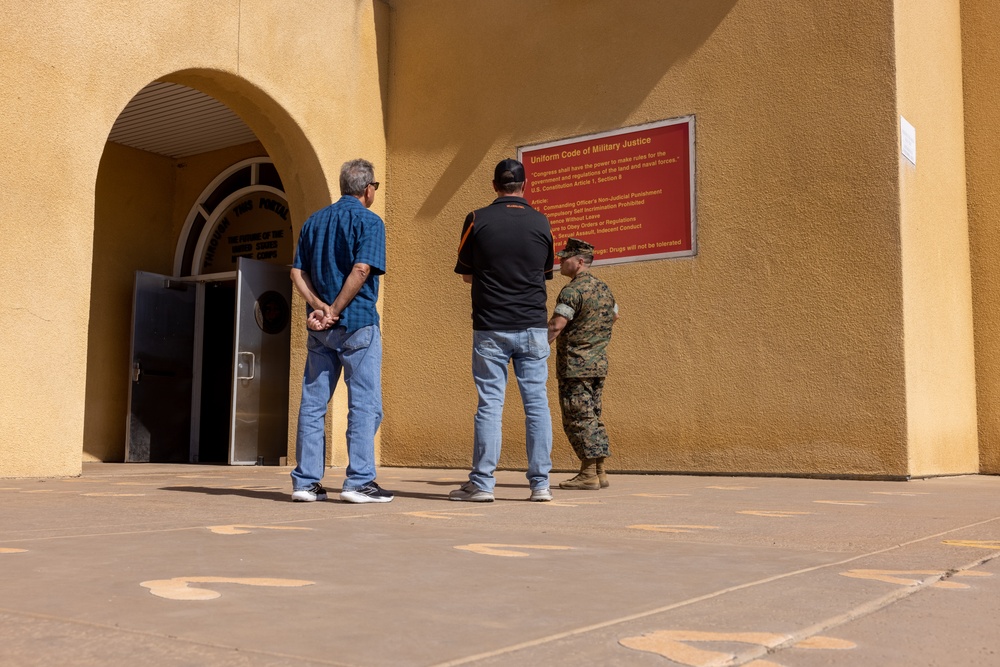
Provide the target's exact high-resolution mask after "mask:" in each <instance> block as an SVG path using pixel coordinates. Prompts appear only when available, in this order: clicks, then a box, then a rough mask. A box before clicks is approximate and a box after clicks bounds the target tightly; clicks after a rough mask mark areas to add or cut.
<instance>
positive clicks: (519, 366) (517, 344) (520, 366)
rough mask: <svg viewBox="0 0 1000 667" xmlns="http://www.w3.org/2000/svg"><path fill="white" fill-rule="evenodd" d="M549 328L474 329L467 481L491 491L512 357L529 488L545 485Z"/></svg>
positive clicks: (548, 432)
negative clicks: (475, 398)
mask: <svg viewBox="0 0 1000 667" xmlns="http://www.w3.org/2000/svg"><path fill="white" fill-rule="evenodd" d="M548 358H549V341H548V330H547V329H541V328H539V329H524V330H522V331H473V332H472V377H473V379H474V380H475V382H476V391H477V392H478V393H479V408H478V409H477V410H476V419H475V444H474V447H473V450H472V472H470V473H469V481H471V482H472V483H473V484H475V485H476V486H477V487H479V488H480V489H483V490H485V491H493V487H494V485H495V484H496V480H495V479H494V478H493V473H494V472H495V471H496V469H497V463H498V462H499V460H500V443H501V440H502V416H503V403H504V393H505V392H506V390H507V367H508V364H509V363H510V362H511V360H513V361H514V376H515V377H517V386H518V388H519V389H520V390H521V401H522V402H523V403H524V430H525V434H526V442H525V447H526V450H527V453H528V472H527V474H526V477H527V478H528V483H529V484H530V485H531V488H532V489H542V488H546V487H548V486H549V471H550V470H551V469H552V417H551V415H550V414H549V398H548V393H547V391H546V388H545V382H546V380H548V377H549V364H548Z"/></svg>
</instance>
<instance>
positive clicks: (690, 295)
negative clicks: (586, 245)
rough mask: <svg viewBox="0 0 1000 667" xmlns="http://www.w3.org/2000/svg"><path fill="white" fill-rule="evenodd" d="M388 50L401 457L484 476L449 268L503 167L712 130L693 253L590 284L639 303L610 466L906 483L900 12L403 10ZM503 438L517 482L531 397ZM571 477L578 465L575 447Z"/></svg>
mask: <svg viewBox="0 0 1000 667" xmlns="http://www.w3.org/2000/svg"><path fill="white" fill-rule="evenodd" d="M391 33H392V37H393V39H392V51H391V54H390V62H391V72H392V79H391V85H390V91H389V96H390V101H391V104H390V114H389V148H390V171H389V180H390V183H391V185H392V190H391V192H390V193H389V203H388V228H389V238H390V243H389V264H390V270H389V275H388V276H387V278H386V281H385V284H386V293H385V306H384V307H385V321H384V327H385V337H386V368H387V369H388V370H387V375H386V379H385V394H386V421H385V423H384V426H383V429H384V430H383V447H384V450H383V453H384V455H383V461H384V462H387V463H400V464H401V463H407V464H423V465H454V466H460V467H464V466H467V465H468V464H469V461H470V457H471V441H472V417H473V413H474V411H475V406H476V398H475V391H474V387H473V384H472V380H471V377H470V354H471V352H470V343H471V323H470V319H469V310H470V306H469V296H468V288H467V286H465V285H464V284H463V283H462V282H461V280H460V279H459V278H458V277H457V276H455V275H454V274H453V273H452V268H453V266H454V261H455V249H456V246H457V243H458V235H459V231H460V228H461V223H462V220H463V217H464V215H465V214H466V213H467V212H468V211H469V210H470V209H473V208H476V207H479V206H482V205H484V204H486V203H488V202H489V201H490V200H491V199H492V196H493V195H492V191H491V189H490V178H491V174H492V168H493V165H494V164H495V163H496V162H497V161H498V160H499V159H501V158H503V157H507V156H511V155H513V154H514V153H515V150H516V147H517V146H519V145H526V144H533V143H538V142H544V141H549V140H555V139H560V138H564V137H571V136H575V135H580V134H584V133H590V132H598V131H603V130H609V129H615V128H618V127H623V126H628V125H634V124H639V123H644V122H650V121H655V120H660V119H666V118H672V117H677V116H682V115H687V114H694V115H695V116H696V117H697V131H696V132H697V149H696V150H697V160H698V166H697V170H698V173H697V183H696V186H697V193H698V194H697V206H698V247H699V253H698V255H697V256H696V257H694V258H691V259H679V260H670V261H655V262H642V263H633V264H626V265H618V266H613V267H604V268H599V269H597V272H598V273H599V275H601V276H602V277H603V278H604V279H606V280H607V281H608V283H609V284H610V285H611V287H612V289H613V290H614V292H615V295H616V297H617V298H618V301H619V302H620V304H621V306H622V308H623V317H622V319H621V321H620V322H619V323H618V324H617V325H616V330H615V336H614V340H613V342H612V348H611V352H610V357H611V369H612V370H611V373H610V377H609V378H608V381H607V387H606V390H605V417H606V422H607V424H608V428H609V433H610V437H611V440H612V450H613V459H612V460H611V462H610V465H611V466H612V467H614V468H618V469H625V470H646V471H656V470H667V471H699V472H747V473H774V472H781V473H802V474H837V475H896V476H905V475H907V474H908V458H907V449H906V440H907V409H906V401H907V393H906V383H905V376H904V372H905V366H904V346H903V341H904V335H903V325H904V318H903V286H902V277H901V266H902V264H901V262H902V260H901V251H900V237H899V215H900V214H899V199H898V193H897V170H898V165H897V158H896V155H897V152H898V151H897V146H896V142H897V131H896V120H895V118H896V113H895V108H896V102H895V97H894V85H895V74H894V72H895V63H894V37H893V7H892V5H891V4H890V3H885V2H879V1H875V0H865V1H859V0H835V1H833V2H827V3H790V2H785V1H784V0H757V1H753V2H751V1H743V2H737V1H736V0H710V1H707V2H698V3H691V2H686V1H681V0H668V1H663V2H646V3H628V5H627V10H626V11H624V12H623V11H615V12H614V13H613V14H612V13H609V11H608V4H607V3H603V2H597V1H582V2H581V1H573V2H569V1H562V2H550V3H529V2H524V3H519V4H518V6H517V10H516V11H510V12H497V11H495V9H494V8H492V7H491V6H489V5H488V4H484V3H466V2H450V1H445V0H441V1H435V2H422V3H419V5H418V4H417V3H406V2H399V3H396V9H395V12H394V17H393V22H392V28H391ZM563 282H564V279H561V278H559V277H557V278H556V280H555V281H553V284H552V285H551V287H550V290H549V292H550V306H551V301H552V300H553V298H554V296H555V294H556V292H557V290H558V289H559V287H561V285H562V284H563ZM550 395H551V397H552V401H551V405H552V409H553V414H554V416H555V420H554V421H555V423H556V424H557V425H558V406H557V404H556V402H555V384H554V381H550ZM504 424H505V442H506V443H507V445H506V447H505V448H504V456H503V459H502V461H501V463H502V465H508V466H523V465H524V453H523V426H522V424H523V412H522V411H521V409H520V404H519V399H518V398H517V392H516V387H515V386H514V385H513V384H511V385H510V387H509V389H508V405H507V410H506V415H505V422H504ZM559 430H560V429H559V428H558V426H557V431H559ZM554 462H555V465H556V466H557V467H562V468H572V467H574V465H575V460H574V457H573V455H572V453H571V451H570V448H569V446H568V444H567V442H566V440H565V438H564V437H563V435H562V434H561V433H559V432H557V434H556V440H555V445H554Z"/></svg>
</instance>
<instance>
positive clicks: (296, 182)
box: [0, 0, 387, 476]
mask: <svg viewBox="0 0 1000 667" xmlns="http://www.w3.org/2000/svg"><path fill="white" fill-rule="evenodd" d="M386 16H387V11H386V9H385V8H384V7H383V6H381V5H379V4H378V3H372V2H370V1H362V0H357V1H353V2H343V3H337V4H336V5H335V6H331V4H330V3H328V2H325V1H322V0H304V1H301V2H297V3H295V10H294V11H290V10H289V7H288V6H287V5H286V3H279V2H275V1H273V0H223V1H222V2H217V1H213V2H208V1H206V0H179V1H178V2H170V3H140V4H130V5H127V6H126V5H122V3H120V2H115V1H113V0H68V1H67V2H61V3H49V4H37V3H36V4H33V5H31V7H30V8H29V7H27V6H21V5H9V6H7V7H5V8H4V9H3V10H0V27H2V28H3V29H4V33H5V34H6V35H7V36H8V37H7V39H5V40H4V41H3V44H2V45H0V59H2V61H3V62H4V76H3V78H2V80H0V99H2V100H3V102H2V104H3V111H4V113H3V118H4V119H5V120H4V121H0V143H2V144H3V145H4V146H5V149H6V154H5V160H4V164H5V167H6V169H5V186H6V188H7V196H5V197H3V198H2V200H0V220H2V222H0V226H2V229H3V232H4V236H5V238H7V239H9V240H8V242H7V244H6V246H5V252H4V261H3V262H0V291H2V292H3V293H4V294H5V295H6V297H7V300H8V303H9V304H10V305H9V307H8V308H7V309H6V310H5V312H4V314H3V315H2V317H0V340H2V341H3V345H2V346H0V366H2V367H3V368H4V369H5V373H6V378H5V382H4V383H3V384H2V386H0V476H28V475H72V474H78V473H79V471H80V464H81V458H82V456H81V452H82V449H83V436H84V415H85V410H86V390H87V382H86V373H87V348H88V320H89V315H90V288H91V268H92V264H93V261H94V258H93V256H92V250H93V247H94V232H95V230H94V219H95V191H96V182H97V175H98V171H99V165H100V162H101V158H102V156H103V154H104V150H105V143H106V139H107V136H108V132H109V131H110V129H111V126H112V124H113V123H114V121H115V118H116V117H117V116H118V114H119V113H120V112H121V110H122V108H124V106H125V104H126V103H127V102H128V101H129V99H131V98H132V96H133V95H135V93H136V92H138V91H139V90H140V89H141V88H142V87H143V86H145V85H146V84H148V83H150V82H151V81H154V80H157V79H165V80H169V81H173V82H176V83H182V84H185V85H190V86H192V87H195V88H199V89H201V90H202V91H204V92H207V93H209V94H210V95H213V96H215V97H216V98H217V99H219V100H221V101H222V102H224V103H226V104H227V105H229V106H230V107H231V108H232V109H233V110H234V111H236V112H237V113H238V114H240V115H241V116H242V117H243V119H244V120H245V121H246V122H247V124H248V125H249V126H250V127H251V129H253V130H254V131H255V133H256V134H257V136H258V138H259V139H260V140H261V143H262V144H263V145H264V148H265V149H266V150H267V152H268V154H269V155H271V156H272V158H273V159H274V160H275V163H276V165H277V167H278V170H279V172H280V173H281V175H282V178H283V180H284V182H285V186H286V190H287V194H288V200H289V204H290V208H291V213H292V217H293V219H295V220H297V221H299V224H301V221H302V220H303V219H304V217H305V215H306V214H307V213H308V212H311V211H312V210H315V209H316V208H319V207H320V206H322V205H324V204H326V203H329V201H330V198H331V193H336V192H337V174H338V170H339V166H340V164H341V163H342V162H343V161H344V160H346V159H349V158H352V157H356V156H358V155H364V156H367V157H369V158H370V159H372V160H374V161H375V162H376V163H380V164H382V165H384V164H385V136H384V125H383V115H382V101H383V94H384V85H383V84H384V82H383V81H382V80H381V79H380V76H379V73H380V70H379V58H380V54H381V57H382V58H383V59H384V57H385V53H386V48H387V46H386V45H385V43H384V38H385V35H384V32H383V33H380V32H379V30H377V25H384V24H385V20H386ZM112 64H113V65H112ZM293 73H294V76H293V75H292V74H293ZM162 231H163V232H164V233H163V243H165V244H170V243H171V242H172V239H171V238H170V235H169V233H168V232H167V230H162ZM295 231H297V228H296V230H295ZM172 251H173V249H172V248H171V249H170V253H169V254H168V255H172ZM297 356H299V359H295V358H293V361H292V364H293V368H295V367H296V366H297V367H298V368H301V357H300V355H297ZM123 418H124V415H123Z"/></svg>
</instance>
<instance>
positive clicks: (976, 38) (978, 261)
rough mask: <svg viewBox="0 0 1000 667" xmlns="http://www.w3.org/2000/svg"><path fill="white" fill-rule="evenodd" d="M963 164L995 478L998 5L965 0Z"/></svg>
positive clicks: (981, 378)
mask: <svg viewBox="0 0 1000 667" xmlns="http://www.w3.org/2000/svg"><path fill="white" fill-rule="evenodd" d="M961 18H962V57H963V75H964V76H963V79H964V93H965V105H964V106H965V159H966V177H967V185H968V203H969V237H970V246H971V254H972V281H973V291H972V296H973V310H974V313H975V318H976V325H975V340H976V343H975V350H976V388H977V395H978V413H979V456H980V468H981V470H982V472H986V473H993V474H997V473H1000V409H998V406H1000V261H998V260H997V257H998V256H1000V225H998V224H997V223H998V221H1000V188H998V186H997V184H998V183H1000V134H998V133H997V129H996V128H997V127H1000V84H998V82H997V76H996V72H997V70H998V68H1000V42H998V41H997V38H996V26H997V25H1000V4H998V3H996V2H992V0H963V2H962V13H961Z"/></svg>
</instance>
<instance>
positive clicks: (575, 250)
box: [556, 238, 594, 258]
mask: <svg viewBox="0 0 1000 667" xmlns="http://www.w3.org/2000/svg"><path fill="white" fill-rule="evenodd" d="M556 254H557V255H558V256H559V257H563V258H566V257H576V256H577V255H593V254H594V246H592V245H590V244H589V243H587V242H586V241H582V240H580V239H574V238H569V239H567V240H566V248H565V249H563V250H560V251H559V252H557V253H556Z"/></svg>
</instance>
